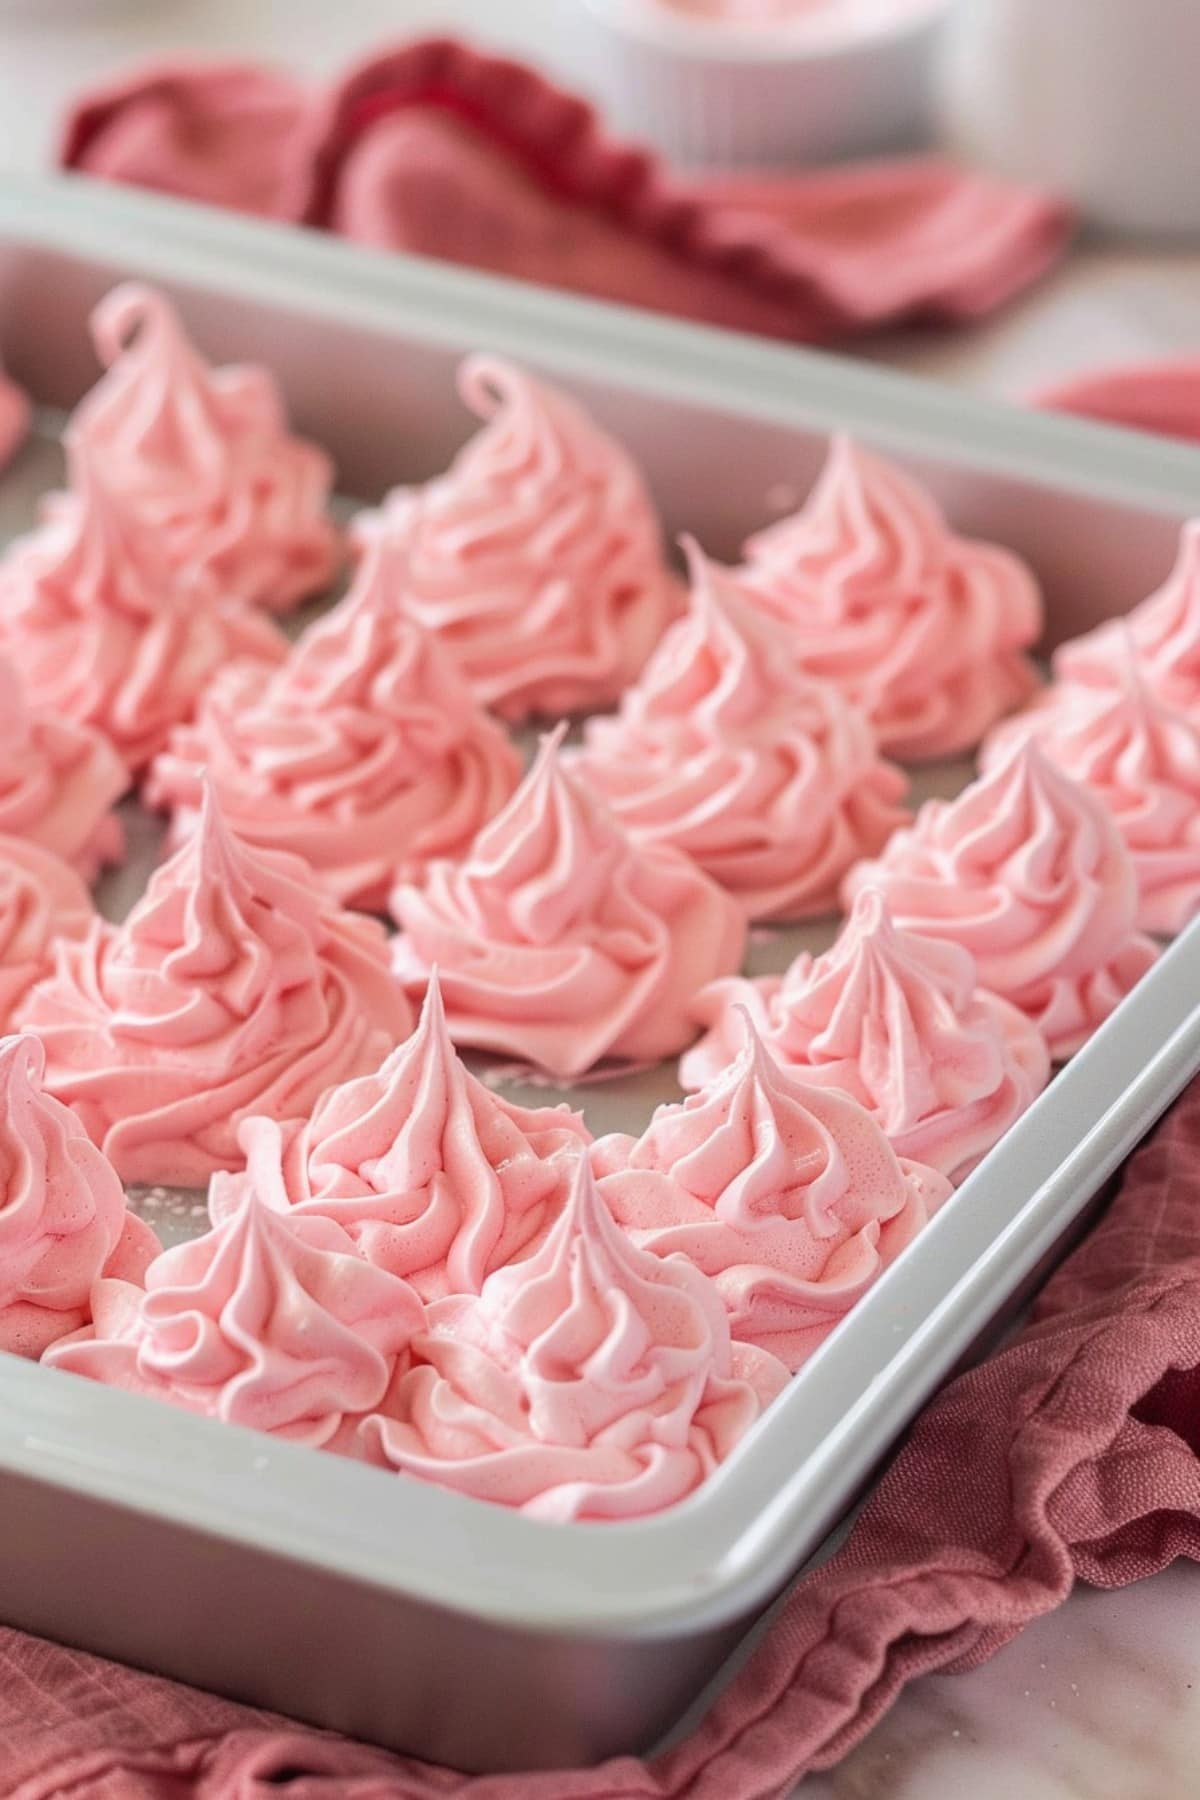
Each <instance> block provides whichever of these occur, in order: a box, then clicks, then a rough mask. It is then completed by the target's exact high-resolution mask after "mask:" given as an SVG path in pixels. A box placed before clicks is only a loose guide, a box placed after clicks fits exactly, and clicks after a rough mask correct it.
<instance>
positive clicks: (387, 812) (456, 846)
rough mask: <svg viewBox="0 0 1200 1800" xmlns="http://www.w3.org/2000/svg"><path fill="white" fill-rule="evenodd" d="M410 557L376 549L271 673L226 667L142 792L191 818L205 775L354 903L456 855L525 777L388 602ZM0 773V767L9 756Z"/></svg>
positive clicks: (265, 833) (254, 838)
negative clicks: (336, 600)
mask: <svg viewBox="0 0 1200 1800" xmlns="http://www.w3.org/2000/svg"><path fill="white" fill-rule="evenodd" d="M404 567H405V559H404V556H403V554H402V553H401V552H398V551H397V550H395V549H394V548H392V547H389V546H388V545H387V544H386V542H382V541H381V542H380V543H379V544H376V545H373V546H372V548H371V549H370V551H369V552H368V554H367V557H366V559H365V561H364V563H363V565H362V567H361V568H360V570H359V572H358V576H357V578H356V580H355V583H354V586H353V588H352V590H351V592H350V593H349V594H348V595H347V596H346V598H345V599H344V600H343V601H342V602H341V604H340V605H339V606H337V607H335V608H334V610H333V611H332V612H331V613H329V614H327V615H326V617H325V618H323V619H320V620H318V622H317V623H316V624H315V625H313V626H311V627H310V629H309V630H308V631H307V632H306V633H305V634H304V636H303V637H302V638H301V640H300V642H299V643H298V644H297V645H296V647H295V649H294V650H293V651H292V653H291V655H290V656H289V657H288V659H287V661H286V662H285V663H283V664H282V665H281V666H280V668H278V669H276V670H274V671H273V672H272V674H271V676H270V677H269V678H268V679H267V680H265V681H264V679H263V677H262V674H261V671H259V670H255V669H251V668H241V669H237V668H235V669H232V670H230V671H229V672H228V674H227V675H226V676H225V677H224V678H223V679H220V680H218V681H216V682H214V683H213V685H212V686H211V687H210V688H209V689H208V691H207V693H206V694H205V695H204V696H203V697H202V698H201V700H200V703H199V705H198V707H197V709H196V718H195V720H194V722H193V723H192V724H189V725H184V726H181V727H180V728H179V729H178V730H177V731H175V732H174V733H173V734H172V736H171V739H170V742H169V744H168V746H167V749H166V750H165V751H164V752H163V754H162V755H160V756H159V757H158V758H157V760H156V761H155V764H154V766H153V769H152V770H151V773H150V779H149V781H148V783H147V786H146V790H145V797H146V799H147V801H148V803H149V804H150V805H152V806H157V807H161V808H164V809H173V819H172V838H173V841H175V842H180V841H182V839H183V838H184V837H185V836H186V835H187V832H188V831H189V830H190V829H191V828H192V827H193V826H194V824H195V821H196V817H197V815H198V811H199V806H200V795H201V789H202V785H203V781H204V778H205V775H206V774H207V779H208V780H209V781H210V782H212V784H213V785H214V787H215V789H216V792H217V794H218V795H219V797H220V800H221V804H222V807H223V809H224V812H225V816H226V818H227V820H228V822H229V824H230V825H231V826H233V828H234V829H235V830H236V831H237V832H238V834H239V836H241V837H242V838H244V839H245V841H246V842H247V843H251V844H260V845H262V846H263V847H264V848H266V849H273V850H291V851H294V852H295V853H296V854H297V855H300V856H303V857H304V859H305V860H306V861H307V862H308V863H309V864H311V866H312V868H313V869H315V871H316V872H317V874H318V875H319V876H320V877H321V879H322V881H323V882H324V883H325V885H326V886H327V887H328V888H329V889H330V891H331V892H332V893H333V894H334V895H335V896H336V897H337V898H338V899H339V900H341V901H342V902H343V904H345V905H347V906H359V907H362V908H364V909H366V910H368V911H371V912H382V911H383V910H384V908H385V906H386V903H387V896H388V893H389V892H390V890H391V888H392V887H393V885H394V884H395V883H396V882H398V881H401V882H402V881H413V882H419V881H420V880H421V879H422V877H423V875H424V873H425V869H426V867H427V865H428V864H429V863H430V862H431V861H432V860H434V859H435V858H437V857H443V856H450V857H453V856H461V855H462V853H463V852H464V851H465V850H466V848H467V846H468V845H469V844H470V843H471V841H472V839H473V838H474V837H475V835H476V833H477V832H478V831H479V829H480V827H481V826H482V825H484V824H485V823H486V821H487V820H488V819H490V818H491V817H492V816H493V815H494V814H495V813H496V812H498V811H499V809H500V807H501V806H503V804H504V802H505V801H506V800H507V799H508V798H509V796H510V795H511V793H512V792H513V790H514V788H515V787H516V785H517V782H518V780H519V778H520V772H521V764H520V760H519V758H518V756H517V753H516V751H515V750H514V749H513V747H512V745H511V744H510V743H509V741H508V738H507V736H506V735H505V733H504V731H503V730H502V728H501V727H500V726H499V725H498V724H497V723H496V722H495V720H493V719H491V718H489V717H488V715H487V714H486V713H484V712H482V711H481V710H480V708H479V707H478V706H477V705H476V704H475V702H474V700H473V699H472V698H471V694H470V692H469V690H468V689H467V687H466V685H465V683H464V682H463V680H462V678H461V676H460V675H459V674H458V672H457V670H456V669H455V668H454V667H453V665H452V663H451V662H450V660H449V658H448V657H447V656H446V654H445V652H444V651H443V650H442V648H441V646H440V645H439V644H438V643H437V642H436V640H435V639H434V638H432V637H431V636H430V635H429V633H428V632H426V631H424V630H423V629H422V628H421V626H419V625H417V624H416V623H415V622H414V621H413V620H412V619H409V618H407V617H405V616H404V615H403V614H402V613H401V612H400V611H399V610H398V609H397V608H395V607H394V606H392V605H390V604H389V600H390V599H391V597H393V596H394V594H395V593H396V591H397V589H398V587H399V586H400V584H401V583H402V581H403V571H404ZM0 770H2V765H0Z"/></svg>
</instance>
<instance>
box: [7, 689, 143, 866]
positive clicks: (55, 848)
mask: <svg viewBox="0 0 1200 1800" xmlns="http://www.w3.org/2000/svg"><path fill="white" fill-rule="evenodd" d="M128 786H129V773H128V771H127V769H126V768H125V765H124V763H123V762H122V761H121V758H120V757H119V756H118V755H117V753H116V751H115V750H114V749H113V747H112V745H111V744H110V743H109V741H108V739H107V738H106V737H103V736H101V734H100V733H99V732H98V731H93V730H92V728H91V727H90V726H89V725H80V724H77V723H76V722H75V720H73V719H69V718H59V717H56V716H55V715H54V714H53V713H48V712H39V711H35V710H34V709H33V708H32V707H30V705H29V704H28V702H27V700H26V698H25V688H24V684H23V683H22V681H21V677H20V676H19V675H18V673H17V670H16V668H15V667H14V665H13V663H12V660H11V658H9V657H7V656H4V655H0V833H3V834H4V835H5V836H11V837H24V838H28V839H29V840H30V841H31V842H32V843H35V844H40V845H41V846H42V848H43V849H45V850H50V851H52V852H53V853H54V855H55V856H61V857H62V859H63V861H64V862H69V863H71V864H72V866H73V867H74V868H76V869H78V871H79V873H80V874H81V875H82V876H83V879H84V880H85V881H92V880H94V879H95V877H96V875H97V874H98V873H99V871H100V869H101V868H102V867H103V865H104V864H105V863H115V862H119V861H120V859H121V857H122V856H123V855H124V852H125V833H124V831H123V830H122V827H121V822H120V820H119V819H118V818H117V817H116V815H115V814H114V813H113V812H112V810H111V809H112V807H113V805H114V803H115V802H116V801H117V800H119V799H120V798H121V795H122V794H123V793H124V792H125V790H126V788H127V787H128Z"/></svg>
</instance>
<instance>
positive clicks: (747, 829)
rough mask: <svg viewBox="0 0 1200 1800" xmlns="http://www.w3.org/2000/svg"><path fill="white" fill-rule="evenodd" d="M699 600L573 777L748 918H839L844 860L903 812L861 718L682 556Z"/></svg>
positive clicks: (744, 602) (592, 741)
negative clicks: (731, 898)
mask: <svg viewBox="0 0 1200 1800" xmlns="http://www.w3.org/2000/svg"><path fill="white" fill-rule="evenodd" d="M688 549H689V560H690V564H691V571H692V600H691V608H690V611H689V612H688V614H687V616H686V617H685V618H683V619H681V620H679V621H678V622H677V623H676V624H674V625H672V626H671V627H670V628H669V629H668V631H667V633H666V635H665V636H664V637H663V639H662V642H661V643H660V644H659V646H658V649H657V650H656V651H655V652H654V654H653V656H652V657H651V659H650V661H649V663H648V664H647V665H646V668H645V669H644V670H643V672H642V675H641V678H640V679H639V681H638V682H637V684H636V685H635V686H634V687H632V688H627V689H626V691H625V694H624V696H623V698H622V701H621V706H620V711H619V712H618V713H617V714H616V715H615V717H611V718H593V719H589V720H588V722H587V724H586V726H585V727H584V746H585V747H584V750H583V752H582V754H581V755H580V756H579V757H578V759H577V760H574V759H573V761H574V766H575V767H576V768H577V769H578V770H579V772H580V773H581V774H582V775H583V776H584V777H585V779H586V780H587V781H588V783H589V784H590V785H591V786H592V787H593V788H594V789H595V790H596V792H597V793H599V794H601V795H602V796H603V797H604V799H605V800H606V801H607V802H608V804H609V806H610V807H611V808H612V809H613V811H614V812H615V813H616V815H617V817H618V818H619V819H620V820H621V822H622V824H624V825H625V826H626V828H627V829H628V831H629V832H630V834H631V836H633V837H634V838H635V839H637V840H638V841H640V842H650V843H663V844H672V845H674V846H675V847H676V848H677V849H679V850H683V851H686V853H687V854H688V855H689V856H691V858H692V859H693V861H694V862H696V863H698V864H699V865H700V867H701V868H702V869H704V870H705V871H706V872H707V873H708V874H709V875H711V876H712V878H713V880H714V881H717V882H719V883H720V884H721V886H722V887H724V888H727V889H728V890H729V892H730V893H732V894H735V895H736V896H737V898H738V899H739V900H740V901H741V902H742V904H743V906H744V907H745V908H746V912H747V914H748V916H749V917H750V918H752V919H787V918H791V919H797V918H806V917H810V916H813V915H819V914H822V913H828V912H833V911H836V909H837V893H838V886H839V884H840V882H841V879H842V877H843V876H844V875H845V873H846V871H847V870H848V869H849V867H850V866H851V864H852V863H854V862H855V861H857V860H858V858H859V857H862V856H873V855H874V854H875V853H876V852H877V851H879V850H881V849H882V848H883V845H884V843H885V842H886V841H887V839H888V837H889V836H890V835H891V833H892V831H893V830H894V829H895V828H896V826H897V825H899V824H901V823H902V822H904V821H905V820H906V819H907V818H908V817H909V814H908V813H906V812H905V811H904V810H903V808H902V806H901V804H900V802H901V800H902V797H903V795H904V792H905V788H906V786H907V783H906V781H905V778H904V776H903V775H902V774H901V773H900V771H899V770H898V769H896V768H894V767H893V766H892V765H891V764H890V763H886V762H884V761H883V760H882V759H881V758H880V756H879V755H878V752H877V750H876V745H875V736H874V732H873V731H872V728H871V726H870V725H869V724H868V723H867V720H866V718H865V716H864V715H863V714H862V713H860V712H859V711H858V709H857V708H856V707H854V706H853V705H852V704H851V703H850V702H849V701H847V700H846V699H844V698H843V696H842V694H841V693H840V692H839V690H838V689H837V688H836V687H834V686H833V685H832V683H829V682H819V681H815V680H813V678H812V677H811V676H810V675H808V674H807V673H806V672H805V671H804V669H803V668H802V667H800V666H799V664H798V663H797V662H796V661H795V660H793V658H792V656H791V654H790V639H789V635H788V632H787V628H786V627H785V626H783V625H781V623H780V621H779V619H778V618H777V617H775V616H773V615H772V614H771V613H769V612H768V611H766V609H765V608H763V607H762V606H761V605H759V603H758V602H756V601H755V600H754V599H753V597H752V596H751V595H749V594H748V593H747V592H746V591H745V590H744V589H743V588H742V587H741V586H740V585H739V583H738V582H737V580H736V579H735V578H734V576H733V575H732V574H731V573H730V572H728V571H726V570H721V569H718V568H717V567H716V566H715V565H714V564H712V563H710V562H708V561H707V560H706V559H705V558H704V557H703V556H702V555H701V554H700V552H699V550H698V549H697V547H696V546H695V545H694V544H689V547H688Z"/></svg>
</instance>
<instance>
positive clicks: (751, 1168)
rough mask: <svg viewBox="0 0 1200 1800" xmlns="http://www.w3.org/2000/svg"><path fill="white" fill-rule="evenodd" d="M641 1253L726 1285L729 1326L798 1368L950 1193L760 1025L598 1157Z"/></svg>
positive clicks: (614, 1204)
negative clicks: (726, 1060)
mask: <svg viewBox="0 0 1200 1800" xmlns="http://www.w3.org/2000/svg"><path fill="white" fill-rule="evenodd" d="M592 1161H593V1167H594V1169H595V1172H596V1173H597V1174H598V1175H600V1176H602V1177H604V1179H603V1180H602V1181H601V1183H600V1192H601V1194H602V1195H603V1198H604V1201H605V1204H606V1205H607V1206H608V1207H609V1208H610V1209H611V1211H612V1212H613V1214H614V1216H615V1217H616V1219H617V1220H618V1221H619V1222H620V1223H621V1224H622V1225H623V1226H624V1227H625V1229H626V1230H627V1231H629V1232H630V1233H631V1235H632V1237H633V1239H634V1242H635V1243H637V1244H639V1245H641V1246H642V1247H643V1248H644V1249H647V1250H650V1251H653V1253H654V1254H655V1255H656V1256H662V1257H666V1258H667V1259H668V1265H667V1266H668V1267H669V1266H670V1263H671V1262H672V1261H673V1260H674V1258H675V1253H676V1252H680V1253H682V1255H684V1256H686V1257H688V1258H689V1259H690V1261H691V1262H693V1263H695V1265H696V1267H697V1268H699V1269H702V1270H703V1271H704V1273H705V1274H706V1275H708V1276H709V1277H710V1278H711V1279H712V1280H713V1281H714V1282H715V1284H716V1287H717V1290H718V1292H719V1293H720V1295H721V1298H722V1299H723V1301H724V1303H725V1306H726V1309H727V1311H728V1313H729V1323H730V1329H731V1330H732V1332H733V1335H734V1337H735V1338H738V1339H740V1340H741V1341H742V1342H745V1343H750V1344H754V1345H756V1346H758V1347H759V1348H760V1349H764V1350H769V1351H771V1352H772V1353H773V1354H774V1355H776V1356H778V1357H780V1358H781V1360H782V1361H783V1362H784V1363H786V1365H787V1367H788V1368H789V1369H793V1370H795V1369H798V1368H799V1366H800V1364H801V1363H802V1362H804V1361H805V1360H806V1359H807V1358H808V1357H809V1356H811V1354H812V1352H813V1351H814V1350H815V1349H816V1348H817V1345H818V1344H820V1343H821V1342H822V1340H823V1339H824V1338H826V1337H827V1336H828V1335H829V1333H830V1332H831V1331H832V1330H833V1328H834V1326H835V1325H836V1324H837V1323H838V1322H839V1320H840V1319H842V1318H843V1317H844V1316H845V1314H846V1313H847V1312H848V1311H849V1310H850V1308H851V1307H852V1306H853V1305H854V1303H855V1301H856V1300H858V1299H860V1298H861V1297H862V1295H863V1294H864V1293H865V1292H866V1290H867V1289H868V1288H869V1287H870V1286H871V1284H872V1282H873V1281H874V1280H875V1279H876V1277H877V1276H878V1275H880V1274H881V1273H882V1271H883V1270H884V1269H885V1268H887V1266H888V1265H889V1264H890V1263H892V1262H894V1260H895V1258H896V1257H897V1256H898V1255H899V1253H900V1251H901V1250H903V1249H904V1248H905V1246H906V1245H907V1244H909V1243H910V1242H911V1241H912V1239H913V1238H914V1237H915V1236H916V1234H917V1232H918V1231H919V1230H920V1229H921V1227H922V1226H923V1225H924V1224H925V1223H926V1221H927V1220H928V1219H929V1218H930V1216H931V1215H932V1214H933V1213H934V1212H936V1210H937V1208H938V1207H939V1206H941V1205H942V1203H943V1201H945V1200H946V1199H947V1198H948V1197H949V1195H950V1192H951V1188H950V1183H949V1182H948V1181H947V1180H946V1178H945V1176H944V1175H939V1174H938V1173H937V1172H936V1171H935V1170H933V1169H927V1168H924V1167H923V1166H922V1165H921V1164H920V1163H914V1162H909V1161H907V1160H902V1159H901V1158H898V1157H897V1155H896V1153H895V1151H894V1150H893V1149H892V1147H891V1145H890V1144H889V1143H888V1141H887V1139H886V1138H885V1137H884V1135H883V1132H882V1131H881V1130H880V1128H879V1126H878V1125H877V1124H876V1123H875V1121H874V1119H872V1117H871V1115H870V1114H869V1113H868V1112H867V1111H866V1109H865V1108H864V1107H861V1106H860V1105H859V1104H858V1102H857V1101H856V1100H852V1099H851V1098H850V1097H849V1096H848V1095H847V1094H843V1093H840V1092H838V1091H837V1090H836V1089H832V1088H830V1089H825V1088H816V1087H811V1086H809V1085H807V1084H806V1083H804V1082H802V1081H801V1080H800V1079H799V1077H798V1076H797V1075H795V1074H794V1073H792V1072H791V1071H790V1070H784V1069H782V1068H781V1067H780V1065H779V1064H778V1063H777V1062H775V1060H774V1058H773V1057H771V1056H770V1055H769V1054H768V1052H767V1051H766V1049H765V1048H764V1047H763V1044H762V1042H761V1040H760V1038H759V1037H758V1034H757V1033H756V1031H755V1030H754V1027H753V1026H752V1025H751V1024H750V1022H749V1020H748V1019H747V1020H746V1023H745V1041H744V1045H743V1048H742V1051H741V1053H740V1054H739V1056H738V1058H737V1061H736V1062H734V1063H733V1064H732V1065H731V1066H730V1067H729V1068H728V1069H727V1070H726V1071H725V1073H724V1074H723V1075H722V1076H720V1077H719V1079H718V1080H717V1081H716V1082H714V1084H713V1085H712V1086H711V1087H709V1088H706V1089H705V1090H704V1091H703V1092H702V1093H699V1094H693V1095H692V1096H691V1097H690V1098H689V1099H687V1100H684V1101H683V1102H682V1103H681V1104H679V1105H668V1106H660V1107H659V1109H658V1111H657V1112H656V1113H655V1115H654V1117H653V1119H651V1121H650V1124H649V1126H648V1127H647V1128H646V1130H645V1131H644V1132H643V1134H642V1136H641V1137H640V1138H636V1139H635V1138H632V1137H626V1136H624V1135H620V1134H613V1135H612V1136H611V1137H604V1138H601V1139H600V1140H599V1142H598V1143H597V1144H596V1145H595V1147H594V1149H593V1151H592Z"/></svg>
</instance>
